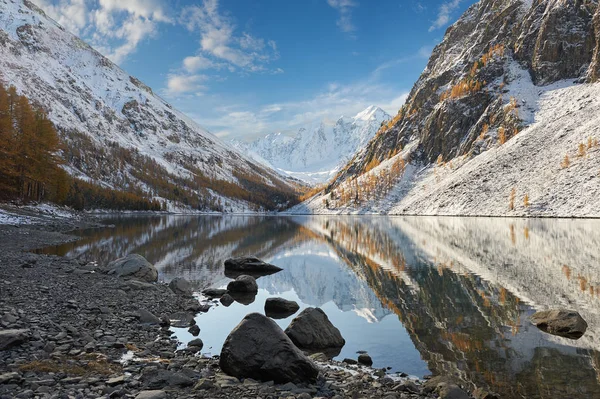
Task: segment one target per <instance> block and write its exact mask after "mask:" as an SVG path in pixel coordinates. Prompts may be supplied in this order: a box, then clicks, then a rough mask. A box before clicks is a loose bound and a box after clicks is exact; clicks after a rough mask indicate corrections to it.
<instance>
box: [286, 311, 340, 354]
mask: <svg viewBox="0 0 600 399" xmlns="http://www.w3.org/2000/svg"><path fill="white" fill-rule="evenodd" d="M285 333H286V334H287V336H288V337H290V339H291V340H292V342H293V343H294V344H296V345H297V346H298V347H299V348H302V349H306V350H316V349H328V348H341V347H343V346H344V345H345V344H346V341H345V340H344V338H343V337H342V334H341V333H340V330H338V329H337V328H336V327H335V326H334V325H333V324H331V322H330V321H329V318H328V317H327V315H326V314H325V312H323V311H322V310H321V309H319V308H306V309H304V310H303V311H302V313H300V314H299V315H298V317H296V318H295V319H294V320H292V323H291V324H290V326H289V327H288V328H287V329H286V330H285Z"/></svg>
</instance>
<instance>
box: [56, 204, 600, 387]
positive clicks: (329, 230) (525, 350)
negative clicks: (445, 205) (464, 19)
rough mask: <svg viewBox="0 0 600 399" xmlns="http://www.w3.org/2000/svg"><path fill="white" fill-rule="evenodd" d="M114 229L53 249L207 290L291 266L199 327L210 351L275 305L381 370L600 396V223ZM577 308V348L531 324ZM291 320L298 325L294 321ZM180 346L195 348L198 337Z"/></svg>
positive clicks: (206, 219)
mask: <svg viewBox="0 0 600 399" xmlns="http://www.w3.org/2000/svg"><path fill="white" fill-rule="evenodd" d="M107 223H109V224H112V225H114V226H113V227H110V228H106V229H101V230H89V231H84V232H82V236H83V238H82V239H81V240H80V241H78V242H76V243H71V244H65V245H62V246H60V247H56V248H51V249H48V250H47V252H50V253H55V254H59V255H67V256H70V257H76V258H84V259H88V260H97V261H99V262H100V263H106V262H108V261H110V260H112V259H114V258H117V257H120V256H123V255H126V254H128V253H139V254H141V255H143V256H145V257H146V258H147V259H148V260H149V261H150V262H152V263H154V264H155V265H156V267H157V268H158V269H159V273H160V278H161V279H163V280H165V281H168V280H170V279H171V278H173V277H176V276H183V277H185V278H187V279H189V280H191V281H192V282H193V284H194V286H195V287H196V288H197V289H198V290H201V289H202V288H206V287H223V286H225V285H226V284H227V282H228V281H229V279H228V278H226V277H225V276H224V273H223V261H224V260H225V259H226V258H229V257H232V256H242V255H250V254H252V255H256V256H258V257H260V258H262V259H264V260H265V261H268V262H271V263H274V264H276V265H278V266H280V267H283V269H284V270H283V271H282V272H280V273H277V274H274V275H271V276H266V277H262V278H260V279H258V284H259V288H260V291H259V295H258V296H257V297H256V299H255V301H254V302H253V303H252V304H250V305H249V306H243V305H241V304H237V303H236V304H234V305H232V306H231V307H229V308H225V307H223V306H216V307H214V308H213V309H211V311H209V312H208V313H206V314H201V315H199V316H198V317H197V321H198V325H199V326H200V327H201V333H200V337H201V338H202V339H203V341H204V342H205V348H207V349H206V350H208V351H210V352H211V353H218V352H219V351H220V346H221V344H222V342H223V341H224V339H225V336H226V335H227V334H228V332H229V331H230V330H231V329H232V328H233V327H234V326H235V325H236V324H237V323H238V322H239V321H240V320H241V318H242V317H243V316H244V315H245V314H246V313H248V312H250V311H259V312H262V311H263V306H264V301H265V299H266V298H268V297H270V296H283V297H286V298H289V299H293V300H296V301H297V302H298V303H299V304H300V306H301V308H305V307H308V306H318V307H322V308H323V309H324V310H325V311H326V313H327V314H328V315H329V317H330V319H331V320H332V322H333V323H334V325H336V326H337V327H338V328H339V329H340V330H341V332H342V335H343V336H344V337H345V338H346V341H347V344H346V346H345V347H344V348H343V350H342V353H341V354H340V356H339V358H344V357H354V358H356V353H355V352H356V351H357V350H367V351H368V352H369V353H370V355H371V356H372V357H373V359H374V361H375V366H376V367H385V366H391V367H392V368H393V369H394V370H396V371H404V372H407V373H409V374H413V375H417V376H421V375H423V374H425V373H428V370H429V371H430V372H431V373H433V374H451V375H454V376H456V377H458V378H460V379H461V380H463V381H464V383H465V384H467V385H468V386H470V387H471V388H474V387H484V388H487V389H490V390H492V391H495V392H497V393H499V394H500V395H501V397H503V398H521V397H527V398H542V397H552V398H572V397H582V398H588V397H589V398H597V397H600V352H599V350H600V335H599V330H598V328H599V327H600V306H599V305H600V221H596V220H521V219H514V220H513V219H489V218H437V217H343V216H332V217H326V216H319V217H316V216H315V217H308V216H307V217H260V216H248V217H246V216H200V217H197V216H162V217H143V218H135V217H124V218H118V219H109V220H107ZM549 307H566V308H569V309H574V310H577V311H579V312H580V313H581V315H582V316H583V317H584V319H586V321H587V322H588V324H589V328H588V331H587V333H586V334H585V335H584V336H583V337H582V338H581V339H579V340H577V341H571V340H567V339H563V338H559V337H555V336H551V335H548V334H544V333H542V332H540V331H539V330H538V329H537V328H535V327H534V326H532V325H531V324H530V322H529V321H528V317H529V316H530V315H531V314H532V313H533V312H534V311H535V310H538V309H544V308H549ZM292 318H293V316H292V317H290V318H287V319H284V320H278V321H277V322H278V323H279V325H281V326H282V327H283V328H285V327H286V326H287V325H288V324H289V322H290V321H291V319H292ZM178 337H179V338H180V339H182V340H186V339H188V338H189V337H188V336H187V332H179V333H178Z"/></svg>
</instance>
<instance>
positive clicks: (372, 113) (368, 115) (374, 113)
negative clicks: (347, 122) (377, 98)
mask: <svg viewBox="0 0 600 399" xmlns="http://www.w3.org/2000/svg"><path fill="white" fill-rule="evenodd" d="M389 118H390V116H389V115H388V114H387V113H386V112H385V111H384V110H382V109H381V108H379V107H378V106H376V105H371V106H369V107H367V108H366V109H365V110H364V111H361V112H359V113H358V114H356V116H355V117H354V118H353V119H354V120H355V121H356V120H361V121H370V120H379V121H384V120H386V119H389Z"/></svg>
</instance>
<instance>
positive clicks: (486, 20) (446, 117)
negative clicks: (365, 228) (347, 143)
mask: <svg viewBox="0 0 600 399" xmlns="http://www.w3.org/2000/svg"><path fill="white" fill-rule="evenodd" d="M599 32H600V7H599V6H598V2H597V1H596V0H586V1H579V0H578V1H565V0H540V1H535V2H534V1H523V0H509V1H499V0H481V1H479V2H478V3H476V4H474V5H472V6H471V7H470V8H469V9H468V10H467V11H466V12H465V13H464V14H463V16H462V17H461V18H460V19H459V20H458V21H457V22H456V23H455V24H453V25H452V26H451V27H449V28H448V30H447V31H446V35H445V37H444V39H443V40H442V42H441V43H440V44H439V45H438V46H436V47H435V49H434V50H433V52H432V56H431V58H430V60H429V62H428V64H427V67H426V68H425V70H424V72H423V74H422V75H421V76H420V77H419V79H418V80H417V82H416V83H415V85H414V87H413V89H412V90H411V92H410V94H409V97H408V99H407V101H406V103H405V104H404V106H403V107H402V108H401V109H400V111H399V112H398V114H397V115H396V116H395V117H394V118H393V119H392V120H391V121H390V122H389V123H388V124H386V125H385V126H382V128H381V129H380V130H379V131H378V133H377V134H376V136H375V137H374V138H373V139H372V140H371V141H370V142H369V144H368V145H367V146H366V147H365V148H363V149H362V150H361V151H359V152H358V153H357V155H356V156H355V157H354V158H353V159H352V160H351V161H350V162H349V163H348V164H346V166H345V167H344V168H343V169H342V170H341V171H340V172H339V173H338V174H337V175H336V177H335V178H334V179H333V180H332V182H330V184H329V185H328V186H327V188H326V189H325V190H324V191H323V192H322V193H321V194H319V195H318V196H316V197H314V198H313V199H311V200H309V201H308V202H306V203H304V204H303V205H301V206H298V207H296V208H295V209H294V212H299V213H313V212H314V213H331V212H332V213H393V214H417V215H425V214H427V215H487V216H510V215H513V216H516V215H518V216H563V217H569V216H582V217H584V216H588V217H591V216H598V215H599V214H598V212H597V209H598V205H600V204H599V203H598V199H597V196H594V194H593V193H594V192H595V191H594V190H592V191H590V190H588V189H584V187H588V186H590V185H593V182H594V180H593V179H596V178H597V177H596V174H595V173H593V172H592V171H593V170H595V169H596V168H598V167H600V163H599V160H598V156H597V153H598V147H597V145H596V144H595V143H597V141H598V140H599V139H600V131H598V129H597V128H595V127H594V126H595V124H597V123H598V120H597V118H598V117H597V116H596V115H599V113H598V111H600V99H599V96H598V94H597V93H598V92H599V89H598V87H599V86H598V84H597V83H593V82H594V81H595V80H596V79H597V67H598V56H599V51H600V40H598V38H599V36H598V35H599ZM569 86H573V87H572V88H569ZM563 96H567V97H563ZM561 107H562V108H561ZM557 115H561V116H562V120H560V119H559V118H558V117H557ZM582 121H584V122H585V123H582ZM594 121H595V122H594ZM557 132H560V133H557ZM550 144H551V145H552V147H550ZM522 145H525V146H526V151H528V152H529V153H528V154H529V155H527V154H526V153H524V151H523V150H524V149H523V148H522V147H521V146H522ZM500 154H502V158H501V159H500ZM540 154H545V155H546V157H545V158H542V157H541V156H540ZM565 159H567V165H566V167H563V166H562V165H563V163H564V162H563V161H564V160H565ZM573 159H576V160H577V162H575V161H573V162H571V160H573ZM550 160H552V162H551V163H549V161H550ZM541 172H543V173H541ZM581 176H585V179H584V178H582V177H581ZM574 181H576V182H577V185H576V186H574V185H572V184H571V183H572V182H574ZM458 188H460V190H459V189H458ZM577 188H579V190H580V191H581V193H582V194H581V195H579V194H577V193H574V192H573V191H574V189H575V191H577ZM565 193H571V194H572V195H571V196H570V197H568V196H567V195H565ZM525 197H527V198H528V200H527V201H525V200H524V198H525ZM484 199H485V200H484ZM582 204H585V206H583V205H582Z"/></svg>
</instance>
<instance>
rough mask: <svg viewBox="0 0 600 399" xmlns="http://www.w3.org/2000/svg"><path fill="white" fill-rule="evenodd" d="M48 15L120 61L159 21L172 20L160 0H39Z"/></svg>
mask: <svg viewBox="0 0 600 399" xmlns="http://www.w3.org/2000/svg"><path fill="white" fill-rule="evenodd" d="M35 1H37V3H38V5H39V6H40V7H41V8H42V9H43V10H45V11H46V12H47V13H48V15H50V16H51V17H52V18H54V19H55V20H56V21H57V22H58V23H60V24H61V25H63V26H64V27H65V28H66V29H68V30H69V31H71V32H72V33H74V34H76V35H78V36H82V37H83V39H85V40H89V41H90V42H91V44H92V45H93V46H94V47H96V48H97V49H98V50H99V51H101V52H102V53H104V54H105V55H106V56H107V57H108V58H110V59H111V60H112V61H114V62H116V63H117V64H119V63H122V62H123V61H124V60H125V59H126V58H127V56H128V55H130V54H131V53H133V52H134V51H135V50H136V49H137V47H138V45H139V44H140V43H141V42H142V41H143V40H144V39H146V38H148V37H152V36H154V35H155V34H156V33H157V30H158V24H159V23H167V22H171V19H170V18H169V17H168V16H167V14H166V13H165V11H164V9H163V3H162V2H161V1H159V0H126V1H125V0H35Z"/></svg>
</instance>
